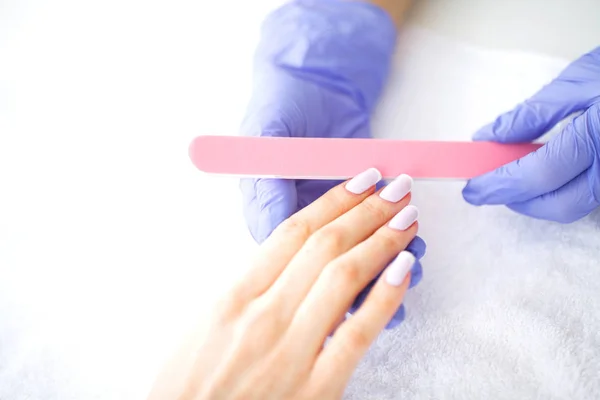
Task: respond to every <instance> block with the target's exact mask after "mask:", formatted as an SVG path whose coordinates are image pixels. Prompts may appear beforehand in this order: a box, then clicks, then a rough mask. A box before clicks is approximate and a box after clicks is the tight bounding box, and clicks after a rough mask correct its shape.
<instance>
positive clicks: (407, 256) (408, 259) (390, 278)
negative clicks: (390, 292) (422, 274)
mask: <svg viewBox="0 0 600 400" xmlns="http://www.w3.org/2000/svg"><path fill="white" fill-rule="evenodd" d="M415 260H416V259H415V256H413V255H412V253H410V252H408V251H403V252H402V253H400V254H398V256H397V257H396V258H395V259H394V261H392V262H391V264H390V265H389V266H388V268H387V271H386V274H385V280H386V281H387V283H388V284H390V285H392V286H400V285H401V284H402V282H404V279H405V278H406V275H408V273H409V272H410V270H411V268H412V266H413V265H414V263H415Z"/></svg>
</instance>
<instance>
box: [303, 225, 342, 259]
mask: <svg viewBox="0 0 600 400" xmlns="http://www.w3.org/2000/svg"><path fill="white" fill-rule="evenodd" d="M345 238H346V235H345V234H344V232H343V230H342V229H340V228H338V227H326V228H323V229H321V230H319V231H317V232H316V233H315V234H313V235H312V236H311V237H310V238H309V240H308V244H307V246H309V247H310V248H311V249H315V248H321V249H325V250H326V251H327V252H330V253H335V254H338V253H341V252H343V251H344V250H345Z"/></svg>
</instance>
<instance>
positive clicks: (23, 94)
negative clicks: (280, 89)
mask: <svg viewBox="0 0 600 400" xmlns="http://www.w3.org/2000/svg"><path fill="white" fill-rule="evenodd" d="M276 3H277V2H276V1H270V2H269V1H263V2H239V4H236V5H235V6H232V5H231V4H230V3H226V2H208V1H192V0H185V1H184V0H181V1H170V2H167V1H164V2H158V1H141V0H120V1H117V0H108V1H104V2H82V1H75V0H57V1H45V0H18V1H17V0H5V1H3V2H1V3H0V399H5V398H6V399H14V400H19V399H29V398H33V399H38V398H40V399H41V398H43V399H61V400H66V399H116V398H119V399H121V398H122V399H136V398H138V399H141V398H143V396H144V394H145V392H146V391H147V390H148V387H149V385H150V383H151V381H152V379H153V376H154V374H155V372H156V370H157V368H158V367H159V365H160V364H161V362H162V361H163V359H164V357H165V356H166V355H167V354H168V352H169V351H170V350H171V349H172V347H173V346H174V345H176V340H177V338H178V336H179V335H180V334H181V332H182V331H183V329H184V327H185V326H186V325H187V324H189V323H190V321H192V316H193V315H195V314H200V313H202V312H203V311H204V310H206V309H208V308H209V307H210V304H211V301H213V300H214V298H215V296H216V295H217V294H218V293H220V291H221V290H222V289H223V288H224V287H226V286H227V284H228V283H229V278H230V277H231V276H232V275H233V274H235V273H236V272H238V271H240V270H242V269H243V268H244V266H243V265H241V264H240V263H239V261H238V260H239V256H240V255H246V254H248V253H250V252H251V251H252V250H253V249H254V243H253V242H252V240H251V238H250V237H249V235H248V234H247V232H246V229H245V227H244V221H243V219H242V215H241V205H240V199H239V193H238V191H237V187H236V183H235V181H234V180H229V179H221V178H215V177H206V176H203V175H201V174H199V173H198V172H197V171H196V170H195V169H194V168H193V167H192V166H191V164H190V163H189V160H188V159H187V154H186V150H187V144H188V143H189V140H190V139H191V138H192V137H194V136H195V135H197V134H201V133H221V134H231V133H235V132H236V130H237V127H238V125H239V121H240V119H241V117H242V115H243V111H244V105H245V103H246V100H247V96H248V94H249V88H250V79H249V78H250V73H251V71H250V57H251V54H252V51H253V48H254V44H255V43H256V39H257V30H258V23H259V22H260V19H261V18H262V15H264V13H265V12H266V11H267V10H268V9H270V8H271V7H272V6H273V5H274V4H276ZM599 17H600V2H598V1H595V0H578V1H576V2H572V1H566V0H564V1H558V0H555V1H542V0H529V1H516V0H515V1H505V2H498V1H494V0H486V1H478V2H472V1H468V0H454V1H442V0H438V1H434V0H431V1H420V2H419V4H418V5H417V7H416V8H415V10H414V12H413V13H412V15H411V18H410V20H409V24H410V25H412V26H417V27H424V28H427V29H430V30H432V31H434V32H437V33H439V34H441V35H443V36H445V37H447V38H451V39H457V40H461V41H465V42H468V43H472V44H475V45H478V46H483V47H486V48H501V49H517V50H524V51H528V52H535V53H540V54H545V55H549V56H556V57H565V58H569V59H572V58H574V57H576V56H577V55H579V54H581V53H583V52H585V51H587V50H589V49H591V48H592V47H594V46H596V45H598V44H599V43H600V39H599V38H600V24H598V20H599Z"/></svg>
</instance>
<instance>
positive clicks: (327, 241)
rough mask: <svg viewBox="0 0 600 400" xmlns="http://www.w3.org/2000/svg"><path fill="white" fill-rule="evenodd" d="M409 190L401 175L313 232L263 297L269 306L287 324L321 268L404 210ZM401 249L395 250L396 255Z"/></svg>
mask: <svg viewBox="0 0 600 400" xmlns="http://www.w3.org/2000/svg"><path fill="white" fill-rule="evenodd" d="M411 186H412V179H411V178H410V177H409V176H407V175H402V176H400V177H399V178H398V179H396V180H394V182H392V183H391V184H390V185H388V186H387V187H386V188H384V189H383V190H382V191H381V192H380V193H378V194H374V195H372V196H369V197H368V198H367V199H365V200H364V201H363V202H362V203H360V204H358V205H357V206H356V207H354V208H353V209H351V210H349V211H348V212H347V213H345V214H343V215H341V216H340V217H339V218H337V219H336V220H335V221H333V222H331V223H329V224H327V225H326V226H324V227H323V228H321V229H319V230H318V231H317V232H315V233H314V234H313V235H312V236H311V237H310V238H309V239H308V240H307V242H306V244H305V245H304V246H303V247H302V249H300V251H298V253H297V254H296V255H295V256H294V258H293V259H292V261H291V262H290V264H289V265H288V267H287V268H286V270H285V271H284V272H283V273H282V274H281V276H280V278H279V279H278V280H277V281H276V282H275V283H274V284H273V286H272V287H271V288H270V289H269V291H268V292H267V294H266V295H265V297H266V298H268V299H269V301H270V302H272V303H274V304H278V305H279V308H280V309H281V310H282V314H283V315H285V316H287V317H286V320H290V319H291V318H292V317H293V315H294V313H295V311H296V309H297V308H298V306H299V305H300V303H302V302H303V301H304V298H305V297H306V294H307V293H308V292H309V291H310V289H311V287H312V286H313V284H314V282H315V281H316V280H317V278H318V277H319V275H320V274H321V272H322V271H323V268H325V266H326V265H327V264H328V263H329V262H331V261H332V260H334V259H335V258H337V257H339V256H340V255H341V254H343V253H345V252H347V251H348V250H350V249H351V248H352V247H354V246H356V245H357V244H358V243H360V242H362V241H363V240H365V239H367V238H368V237H369V236H371V235H372V234H373V232H375V231H376V230H377V229H378V228H380V227H381V226H382V225H384V224H385V223H387V222H388V221H389V220H390V219H391V218H392V217H393V216H394V215H395V214H396V213H397V212H398V211H400V210H401V209H402V208H404V207H405V206H406V205H407V204H408V203H409V202H410V189H411ZM411 223H412V222H411ZM409 225H410V224H409ZM405 228H408V226H407V227H405ZM413 236H414V234H413ZM411 239H412V237H410V238H409V239H408V240H407V241H406V243H404V246H406V245H407V244H408V242H409V241H410V240H411ZM403 248H404V247H402V248H395V251H396V253H397V252H398V251H400V250H401V249H403ZM391 257H393V254H391V255H390V259H391ZM384 265H385V264H384ZM381 268H383V265H382V266H381ZM365 284H366V283H365ZM363 286H364V285H363ZM330 328H331V326H330Z"/></svg>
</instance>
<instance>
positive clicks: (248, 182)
mask: <svg viewBox="0 0 600 400" xmlns="http://www.w3.org/2000/svg"><path fill="white" fill-rule="evenodd" d="M240 189H241V191H242V198H243V202H244V218H245V219H246V224H247V225H248V228H249V230H250V233H251V234H252V237H253V238H254V240H256V242H258V243H262V242H263V241H264V240H265V239H266V238H268V237H269V235H270V234H271V233H272V232H273V230H274V229H275V228H276V227H277V226H278V225H279V224H281V223H282V222H283V221H284V220H285V219H287V218H288V217H289V216H290V215H292V214H293V213H294V212H296V208H297V204H298V202H297V196H296V183H295V181H293V180H285V179H252V178H244V179H242V180H241V181H240Z"/></svg>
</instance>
